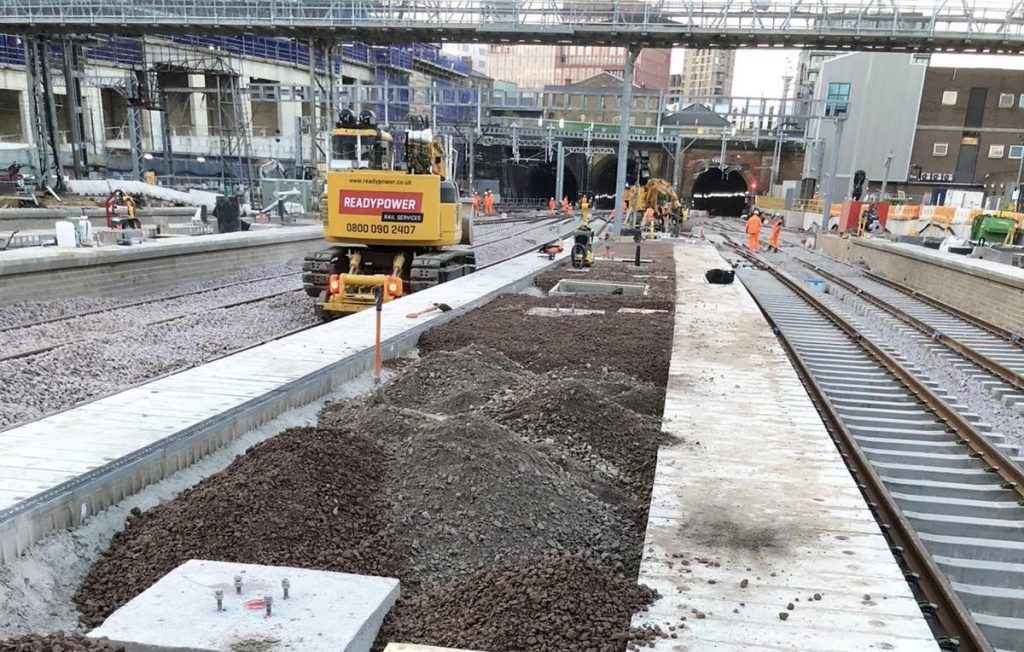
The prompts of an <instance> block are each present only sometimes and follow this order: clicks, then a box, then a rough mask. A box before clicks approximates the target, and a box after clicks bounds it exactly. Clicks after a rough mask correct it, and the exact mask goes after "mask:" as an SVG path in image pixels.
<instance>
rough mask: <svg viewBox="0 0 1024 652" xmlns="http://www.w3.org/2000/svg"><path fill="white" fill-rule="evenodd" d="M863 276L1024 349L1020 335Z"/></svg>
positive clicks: (875, 276) (888, 282) (909, 290)
mask: <svg viewBox="0 0 1024 652" xmlns="http://www.w3.org/2000/svg"><path fill="white" fill-rule="evenodd" d="M864 276H865V278H868V279H870V280H872V281H875V282H876V283H881V284H882V285H885V286H887V287H890V288H892V289H893V290H896V291H898V292H902V293H904V294H906V295H908V296H910V297H912V298H914V299H917V300H918V301H921V302H923V303H927V304H928V305H930V306H931V307H933V308H938V309H939V310H942V311H944V312H948V313H949V314H951V315H953V316H954V317H958V318H960V319H963V320H964V321H966V322H968V323H970V324H971V325H973V326H976V327H978V328H980V329H982V330H984V331H987V332H989V333H991V334H992V335H995V336H996V337H998V338H1000V339H1003V340H1006V341H1007V342H1009V343H1010V344H1014V345H1016V346H1019V347H1021V348H1024V337H1022V336H1021V334H1020V333H1014V332H1013V331H1011V330H1009V329H1006V328H1003V327H1002V326H998V325H996V324H993V323H992V322H990V321H987V320H985V319H982V318H981V317H978V316H976V315H972V314H971V313H969V312H966V311H964V310H961V309H960V308H957V307H955V306H952V305H950V304H948V303H946V302H945V301H940V300H939V299H936V298H934V297H931V296H928V295H927V294H924V293H923V292H919V291H918V290H915V289H914V288H912V287H909V286H906V285H903V284H902V283H897V282H896V281H893V280H891V279H887V278H885V277H884V276H879V275H878V274H874V273H872V272H864Z"/></svg>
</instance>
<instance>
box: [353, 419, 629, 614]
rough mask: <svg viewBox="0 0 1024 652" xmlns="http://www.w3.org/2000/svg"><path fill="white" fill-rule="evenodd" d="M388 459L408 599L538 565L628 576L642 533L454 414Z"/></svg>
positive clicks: (557, 473) (547, 467) (558, 471)
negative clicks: (530, 561)
mask: <svg viewBox="0 0 1024 652" xmlns="http://www.w3.org/2000/svg"><path fill="white" fill-rule="evenodd" d="M373 434H376V433H373ZM371 436H372V435H371ZM392 449H393V463H392V466H391V468H390V470H389V473H388V478H389V479H388V489H387V492H388V497H389V500H390V502H391V508H392V509H391V513H392V516H393V519H394V523H393V526H394V528H395V535H394V536H395V538H396V539H397V540H399V541H402V543H403V548H404V549H406V550H407V556H406V559H405V564H404V567H403V570H402V572H401V578H402V581H403V587H407V588H403V591H404V592H406V594H408V593H409V592H415V591H416V590H418V589H420V588H434V587H437V586H441V585H443V584H447V583H449V582H451V581H453V580H455V579H460V578H462V577H465V576H467V575H469V574H471V573H474V572H477V571H481V570H484V569H487V568H490V567H493V566H495V565H498V564H503V563H510V562H513V561H515V560H517V559H524V558H532V557H543V556H567V555H568V556H578V557H581V558H584V559H588V560H590V561H591V562H593V563H594V564H595V565H596V566H599V567H601V568H603V569H605V570H607V571H612V572H616V573H625V574H627V575H634V576H635V574H636V572H637V570H638V564H639V549H640V546H641V545H642V542H643V539H642V532H640V531H638V530H637V529H636V528H635V527H633V526H632V524H631V523H630V522H628V521H627V520H626V519H625V518H624V517H623V515H622V514H621V513H620V510H618V509H617V507H616V505H615V504H613V503H610V502H607V501H605V500H603V499H602V498H599V497H598V496H595V495H594V494H593V493H591V492H590V491H589V490H588V488H587V487H586V486H585V485H581V484H580V483H579V482H577V481H576V480H575V479H574V478H573V477H572V476H570V475H569V474H568V473H566V472H565V471H564V470H563V469H562V468H560V467H559V466H557V465H556V464H554V463H553V462H552V461H551V460H550V459H549V458H548V457H547V456H546V455H545V454H544V453H542V452H541V451H539V450H537V449H536V448H534V447H533V446H532V445H531V444H530V443H529V442H527V441H525V440H524V439H523V438H522V437H520V436H519V435H517V434H516V433H515V432H512V431H510V430H508V429H506V428H503V427H502V426H500V425H498V424H496V423H495V422H493V421H491V420H490V419H488V418H486V417H484V416H482V415H480V414H462V415H457V416H451V417H446V418H443V419H440V420H437V421H432V420H428V421H426V422H424V423H423V424H422V425H421V427H420V428H419V429H418V430H417V432H416V433H415V434H413V435H412V436H409V437H408V438H406V439H403V440H399V441H394V442H393V443H392Z"/></svg>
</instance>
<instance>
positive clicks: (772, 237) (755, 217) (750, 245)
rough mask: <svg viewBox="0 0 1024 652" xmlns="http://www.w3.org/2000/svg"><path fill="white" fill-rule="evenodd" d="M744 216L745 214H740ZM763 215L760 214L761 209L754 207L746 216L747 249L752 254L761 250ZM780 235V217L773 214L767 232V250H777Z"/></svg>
mask: <svg viewBox="0 0 1024 652" xmlns="http://www.w3.org/2000/svg"><path fill="white" fill-rule="evenodd" d="M742 217H746V215H742V216H741V218H742ZM764 221H765V217H764V216H763V215H761V209H759V208H755V209H754V210H753V211H751V212H750V217H748V218H747V226H746V231H747V251H749V252H750V253H752V254H756V253H758V252H760V251H761V225H762V224H764ZM781 235H782V218H781V217H779V216H778V215H775V216H774V218H773V220H772V230H771V233H769V234H768V251H774V252H776V253H778V251H779V238H780V236H781Z"/></svg>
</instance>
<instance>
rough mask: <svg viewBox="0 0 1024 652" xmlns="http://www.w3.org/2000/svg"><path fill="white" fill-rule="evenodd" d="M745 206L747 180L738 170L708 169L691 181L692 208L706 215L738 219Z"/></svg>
mask: <svg viewBox="0 0 1024 652" xmlns="http://www.w3.org/2000/svg"><path fill="white" fill-rule="evenodd" d="M746 205H747V180H746V179H744V178H743V173H742V172H740V171H739V170H735V169H733V170H729V169H726V171H725V174H723V173H722V170H721V168H708V169H707V170H704V171H703V172H701V173H700V174H698V175H697V178H696V179H694V180H693V207H694V208H695V209H696V210H702V211H707V212H708V215H728V216H732V217H739V215H740V214H741V213H742V212H743V209H744V208H745V207H746Z"/></svg>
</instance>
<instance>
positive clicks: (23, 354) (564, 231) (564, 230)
mask: <svg viewBox="0 0 1024 652" xmlns="http://www.w3.org/2000/svg"><path fill="white" fill-rule="evenodd" d="M606 226H607V224H605V223H604V222H601V221H597V223H595V224H594V229H595V233H596V234H600V233H602V232H603V231H604V229H605V228H606ZM575 228H576V223H575V221H571V222H569V223H567V224H565V225H561V226H560V228H559V229H558V231H557V232H556V233H555V234H554V236H551V237H548V238H546V239H545V241H548V240H551V239H554V238H555V237H557V238H565V237H568V236H569V235H570V234H571V233H572V232H573V231H574V230H575ZM508 237H514V236H505V238H502V239H506V238H508ZM475 246H476V247H479V246H482V245H475ZM533 251H537V246H536V245H533V244H530V245H529V246H524V247H519V248H516V249H514V250H512V251H511V252H509V253H507V254H506V255H503V256H501V257H499V258H497V259H495V260H491V261H489V262H488V263H487V264H485V265H481V266H480V267H479V268H478V269H481V270H482V269H487V268H488V267H492V266H494V265H498V264H500V263H503V262H506V261H508V260H511V259H512V258H515V257H517V256H522V255H525V254H529V253H530V252H533ZM281 276H295V277H296V278H298V277H299V276H300V274H299V273H298V272H295V273H289V274H284V275H279V276H274V277H268V278H273V279H276V278H280V277H281ZM257 280H266V279H253V281H257ZM240 284H244V283H232V284H228V285H226V286H221V287H233V286H235V285H240ZM213 289H220V288H213ZM213 289H207V290H202V291H197V292H188V293H179V294H176V295H171V296H173V297H183V296H189V295H191V294H196V293H203V292H209V291H212V290H213ZM301 290H302V288H301V287H296V288H294V289H290V290H286V291H283V292H276V293H272V294H268V295H262V296H259V297H253V298H248V299H245V300H236V301H233V302H230V303H229V304H223V305H219V306H214V307H206V308H204V309H203V310H202V311H198V312H208V311H210V310H216V309H224V308H230V307H234V306H240V305H244V304H247V303H255V302H259V301H266V300H270V299H272V298H274V297H277V296H283V295H286V294H290V293H293V292H300V291H301ZM167 299H168V297H164V298H163V299H155V300H147V301H139V302H135V303H133V304H130V305H132V306H139V305H145V304H149V303H154V302H157V301H160V300H167ZM122 307H127V306H122ZM101 312H107V311H105V310H97V311H94V313H92V314H98V313H101ZM192 314H197V311H193V312H190V313H188V314H185V315H175V316H171V317H168V318H165V319H159V320H155V321H153V322H149V323H147V324H144V325H143V326H152V325H155V324H158V323H165V322H168V321H173V320H175V319H181V318H184V317H187V316H189V315H192ZM312 317H313V313H312V309H311V310H310V319H311V322H310V323H309V324H305V325H302V326H299V327H296V328H293V329H289V330H287V331H283V332H277V333H271V334H268V335H265V336H263V337H259V338H257V339H254V340H251V341H249V342H247V343H246V344H244V345H242V346H239V347H237V348H233V349H230V350H227V351H224V352H221V353H218V354H217V355H215V356H212V357H210V358H206V359H204V360H202V361H199V362H196V363H194V364H187V365H183V366H181V367H177V368H175V369H173V370H172V371H169V372H166V373H160V374H157V375H153V376H147V377H146V378H145V379H142V380H140V381H138V382H129V383H125V384H123V385H119V386H118V387H117V389H115V390H112V391H109V392H105V393H102V394H99V395H96V396H93V397H91V398H89V399H88V400H86V401H82V402H78V403H73V404H68V405H64V406H62V407H61V408H60V409H58V410H53V411H47V412H44V413H42V414H40V415H39V416H37V417H34V418H33V420H34V419H39V418H45V417H47V416H52V415H53V414H56V413H58V412H62V411H64V410H67V409H71V408H74V407H77V406H78V405H82V404H84V403H89V402H92V401H95V400H98V399H100V398H104V397H106V396H110V395H112V394H116V393H119V392H122V391H125V390H127V389H131V388H133V387H138V386H140V385H142V384H145V383H148V382H152V381H153V380H157V379H159V378H163V377H166V376H169V375H172V374H176V373H179V372H181V371H185V370H186V369H191V368H193V367H196V366H199V365H201V364H208V363H210V362H213V361H215V360H219V359H221V358H225V357H228V356H231V355H234V354H236V353H240V352H242V351H245V350H247V349H251V348H253V347H256V346H260V345H262V344H266V343H268V342H272V341H275V340H279V339H282V338H284V337H288V336H290V335H296V334H298V333H302V332H304V331H307V330H310V329H312V328H315V327H317V326H320V325H321V322H319V321H312ZM42 321H43V322H45V323H55V322H58V321H61V319H60V318H54V319H51V320H42ZM34 325H39V324H36V323H33V324H30V325H26V326H25V327H30V326H34ZM44 325H45V324H44ZM9 330H13V328H12V329H9ZM2 332H3V331H0V333H2ZM97 335H98V334H97ZM88 339H89V338H78V339H73V340H62V341H60V342H55V343H53V344H47V345H45V346H36V347H32V348H31V349H29V350H23V351H19V352H15V353H7V354H4V355H3V357H0V364H2V363H4V362H13V361H16V360H18V359H23V358H31V357H32V356H36V355H42V354H45V353H47V352H50V351H54V350H56V349H58V348H61V347H64V346H82V345H83V343H85V342H86V340H88ZM3 373H4V372H3V369H0V378H2V376H3ZM23 423H24V422H14V423H8V424H0V431H3V430H7V429H10V428H14V427H17V426H19V425H23Z"/></svg>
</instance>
